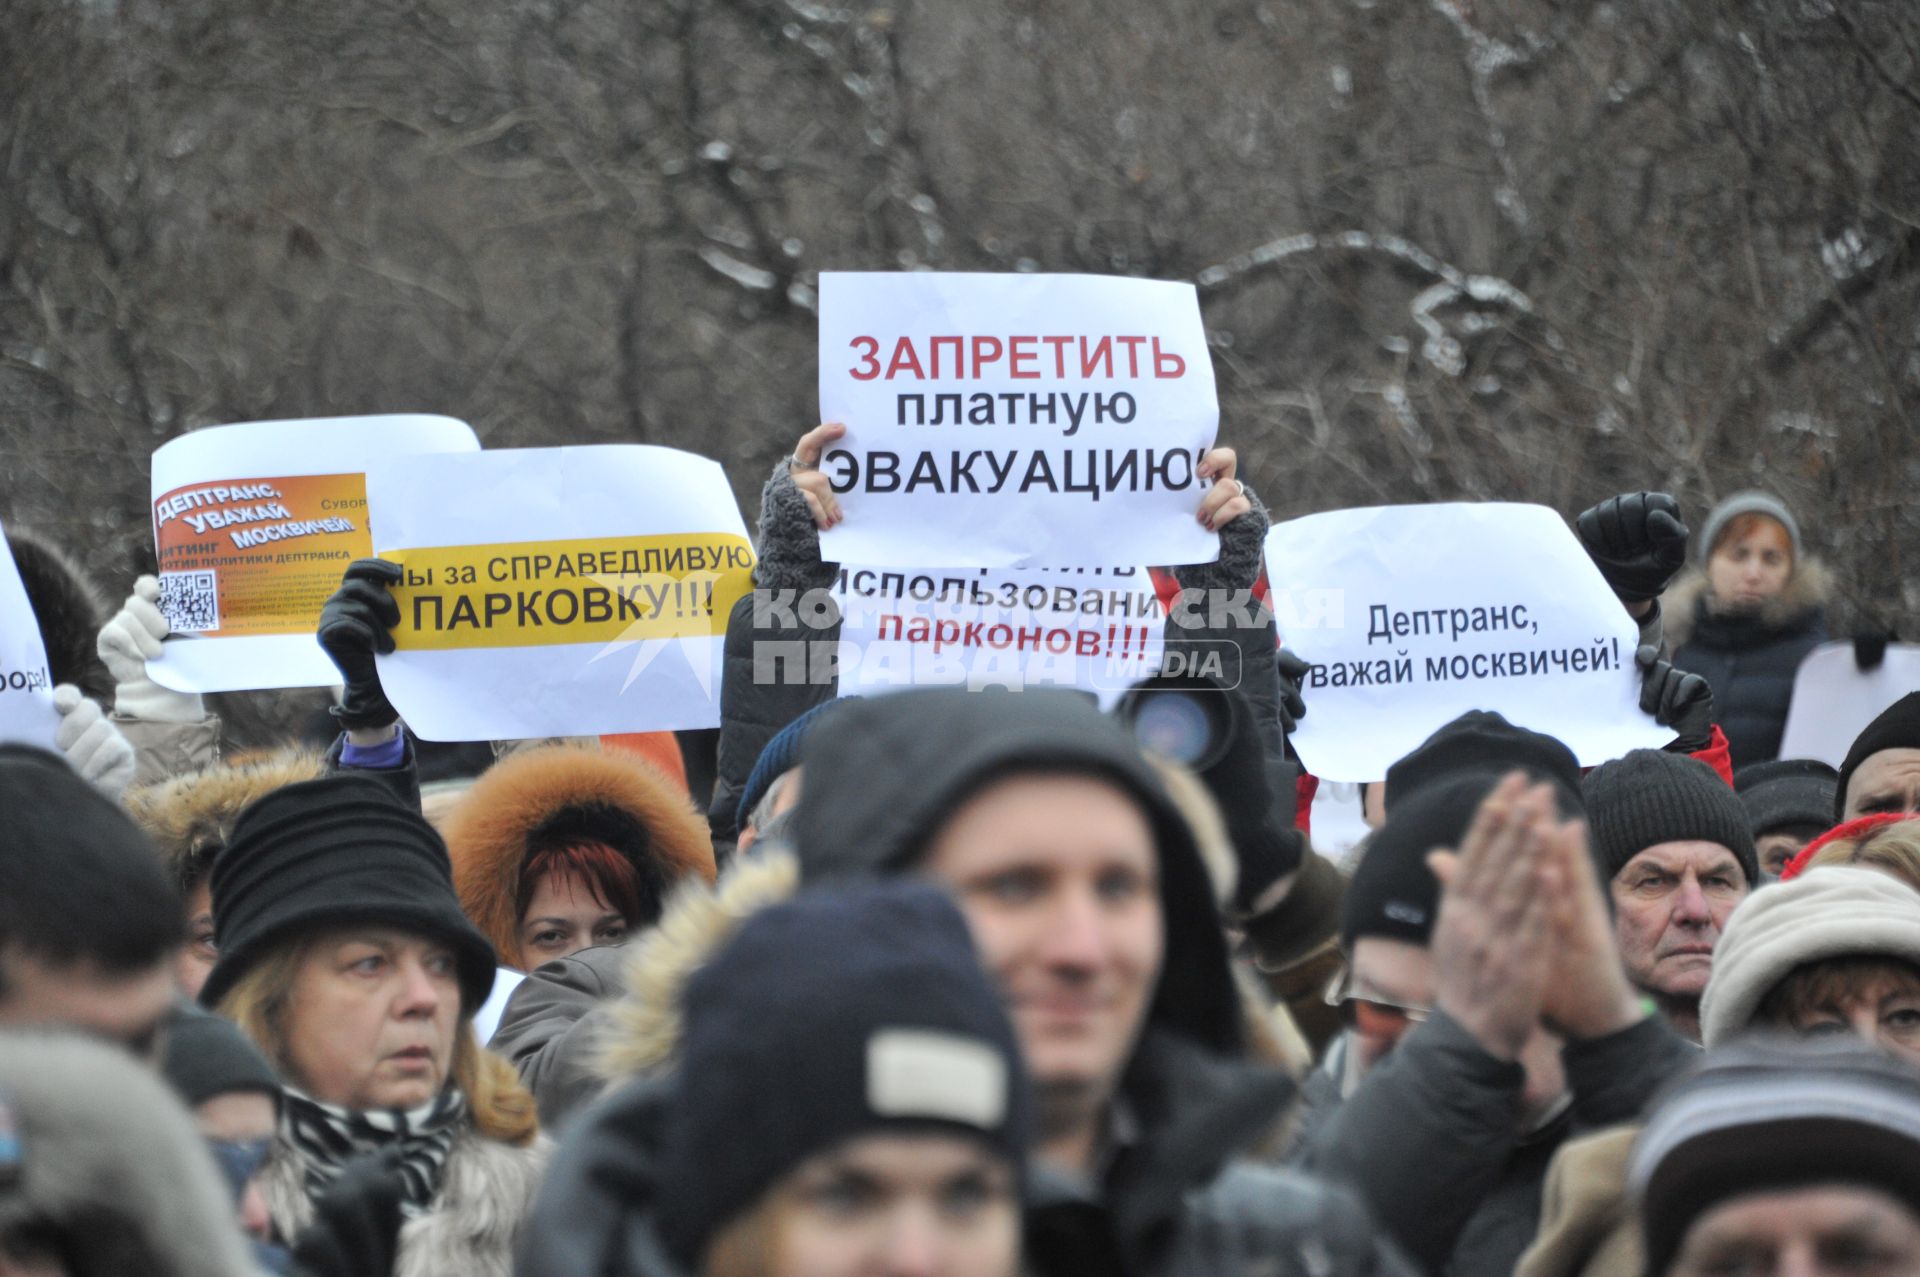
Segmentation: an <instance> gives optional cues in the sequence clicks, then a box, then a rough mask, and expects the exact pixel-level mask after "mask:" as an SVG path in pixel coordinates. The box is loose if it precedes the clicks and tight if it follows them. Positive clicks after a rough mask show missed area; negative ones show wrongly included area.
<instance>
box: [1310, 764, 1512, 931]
mask: <svg viewBox="0 0 1920 1277" xmlns="http://www.w3.org/2000/svg"><path fill="white" fill-rule="evenodd" d="M1499 782H1500V778H1499V776H1498V775H1495V774H1484V773H1478V772H1475V773H1469V774H1467V775H1464V776H1454V777H1452V778H1451V779H1447V780H1441V781H1437V782H1434V783H1431V784H1426V785H1422V786H1421V787H1420V788H1419V789H1417V790H1414V791H1413V792H1411V793H1409V794H1406V795H1404V796H1403V797H1402V798H1401V800H1400V804H1399V806H1397V807H1395V808H1394V809H1393V810H1392V811H1391V812H1389V813H1388V815H1387V823H1386V824H1384V825H1382V826H1380V828H1379V830H1378V831H1376V832H1375V833H1374V835H1373V837H1372V838H1370V839H1368V841H1367V851H1366V854H1365V855H1364V856H1362V857H1361V858H1360V867H1359V868H1358V869H1357V870H1355V871H1354V875H1353V881H1352V882H1350V883H1348V884H1347V898H1346V900H1345V901H1344V902H1343V903H1342V905H1341V913H1340V947H1341V948H1342V949H1345V950H1346V951H1347V952H1348V953H1352V952H1353V942H1354V941H1355V940H1358V939H1360V938H1361V937H1363V936H1380V937H1382V938H1384V939H1388V940H1404V941H1406V942H1407V943H1408V944H1416V945H1421V946H1423V947H1424V946H1425V945H1426V943H1427V940H1428V939H1429V938H1430V937H1431V936H1432V935H1433V918H1434V914H1435V913H1437V912H1438V911H1439V906H1440V880H1439V879H1438V878H1435V877H1434V876H1433V870H1431V869H1429V868H1427V853H1429V852H1431V851H1435V850H1441V849H1447V850H1451V849H1454V848H1457V847H1459V845H1460V840H1461V839H1462V838H1464V837H1466V834H1467V829H1468V827H1469V826H1471V825H1472V824H1473V816H1474V813H1475V812H1476V811H1478V810H1479V808H1480V803H1481V800H1482V799H1484V798H1486V796H1487V795H1488V794H1489V793H1491V792H1492V791H1493V788H1494V786H1495V785H1497V784H1499Z"/></svg>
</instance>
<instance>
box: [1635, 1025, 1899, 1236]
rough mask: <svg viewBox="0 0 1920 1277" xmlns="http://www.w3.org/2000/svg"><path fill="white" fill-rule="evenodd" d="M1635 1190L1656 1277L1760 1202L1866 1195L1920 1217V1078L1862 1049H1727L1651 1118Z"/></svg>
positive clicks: (1828, 1045) (1794, 1044) (1835, 1044)
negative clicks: (1833, 1189)
mask: <svg viewBox="0 0 1920 1277" xmlns="http://www.w3.org/2000/svg"><path fill="white" fill-rule="evenodd" d="M1627 1181H1628V1185H1629V1187H1630V1189H1631V1191H1632V1193H1633V1197H1634V1200H1635V1202H1636V1203H1637V1204H1638V1205H1639V1207H1640V1220H1641V1226H1642V1229H1643V1235H1644V1237H1645V1240H1646V1255H1647V1266H1646V1271H1647V1272H1648V1273H1651V1274H1664V1273H1666V1272H1667V1271H1668V1268H1669V1266H1670V1265H1671V1264H1672V1262H1673V1258H1674V1255H1675V1254H1676V1253H1677V1252H1678V1251H1679V1250H1680V1246H1681V1243H1682V1242H1683V1241H1684V1240H1685V1238H1686V1235H1687V1231H1688V1230H1689V1229H1690V1228H1692V1227H1693V1225H1694V1223H1695V1222H1696V1221H1697V1220H1699V1219H1700V1218H1701V1217H1702V1216H1704V1215H1706V1214H1707V1212H1709V1211H1711V1210H1712V1209H1713V1208H1714V1207H1716V1206H1718V1205H1720V1204H1722V1203H1724V1202H1727V1201H1729V1200H1731V1199H1733V1198H1737V1197H1741V1196H1744V1195H1746V1194H1750V1193H1764V1192H1772V1191H1779V1190H1785V1189H1795V1188H1801V1187H1806V1186H1809V1185H1813V1184H1822V1183H1840V1184H1861V1185H1865V1186H1867V1187H1869V1188H1875V1189H1878V1190H1880V1191H1881V1192H1884V1193H1888V1194H1890V1195H1891V1196H1893V1197H1894V1198H1896V1199H1898V1200H1899V1201H1901V1202H1903V1203H1905V1204H1906V1206H1907V1209H1909V1210H1911V1211H1914V1212H1916V1213H1920V1073H1916V1072H1915V1071H1914V1069H1913V1066H1912V1065H1910V1064H1907V1063H1904V1062H1903V1061H1899V1060H1894V1059H1890V1058H1888V1057H1887V1056H1886V1055H1885V1054H1884V1053H1882V1052H1880V1051H1877V1050H1874V1049H1872V1048H1870V1047H1868V1046H1866V1045H1865V1044H1864V1043H1861V1042H1858V1041H1855V1040H1853V1039H1851V1038H1847V1039H1838V1040H1833V1039H1811V1040H1808V1039H1802V1040H1796V1041H1788V1042H1779V1043H1775V1042H1760V1041H1750V1042H1735V1043H1733V1044H1732V1045H1730V1046H1723V1047H1721V1048H1720V1049H1719V1050H1717V1051H1711V1052H1709V1053H1708V1054H1707V1056H1706V1058H1705V1059H1704V1060H1703V1061H1702V1062H1701V1065H1700V1067H1699V1069H1698V1070H1697V1071H1696V1072H1695V1073H1694V1074H1693V1075H1692V1076H1691V1077H1689V1078H1688V1079H1686V1080H1685V1081H1683V1082H1681V1083H1680V1084H1678V1085H1677V1086H1675V1087H1674V1089H1673V1090H1672V1091H1670V1092H1669V1093H1668V1094H1667V1096H1666V1098H1665V1099H1664V1100H1663V1101H1662V1102H1661V1103H1660V1104H1659V1105H1658V1106H1657V1107H1656V1108H1655V1109H1654V1110H1653V1112H1652V1114H1651V1115H1650V1116H1649V1117H1648V1119H1647V1124H1646V1127H1645V1128H1644V1129H1643V1130H1642V1131H1641V1132H1640V1138H1639V1139H1638V1140H1637V1141H1635V1143H1634V1149H1633V1157H1632V1160H1631V1161H1630V1162H1629V1164H1628V1167H1627Z"/></svg>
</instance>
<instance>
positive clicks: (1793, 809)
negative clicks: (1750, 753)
mask: <svg viewBox="0 0 1920 1277" xmlns="http://www.w3.org/2000/svg"><path fill="white" fill-rule="evenodd" d="M1839 783H1840V773H1838V772H1836V771H1834V770H1833V768H1831V767H1829V766H1828V765H1827V764H1825V763H1823V762H1820V761H1819V760H1818V759H1813V758H1777V759H1773V760H1772V761H1769V762H1764V763H1748V764H1747V765H1746V766H1745V767H1742V768H1741V769H1740V770H1739V771H1736V772H1735V773H1734V774H1733V791H1734V793H1736V794H1738V795H1740V803H1741V805H1742V806H1744V807H1745V808H1746V809H1747V820H1748V827H1749V828H1751V829H1752V830H1753V836H1754V837H1755V838H1758V837H1760V835H1762V834H1767V833H1772V832H1773V831H1774V830H1776V829H1780V828H1782V827H1784V826H1788V825H1817V826H1818V827H1819V828H1821V829H1825V828H1827V827H1828V826H1829V825H1831V824H1832V823H1833V817H1832V812H1833V791H1834V787H1835V786H1836V785H1838V784H1839Z"/></svg>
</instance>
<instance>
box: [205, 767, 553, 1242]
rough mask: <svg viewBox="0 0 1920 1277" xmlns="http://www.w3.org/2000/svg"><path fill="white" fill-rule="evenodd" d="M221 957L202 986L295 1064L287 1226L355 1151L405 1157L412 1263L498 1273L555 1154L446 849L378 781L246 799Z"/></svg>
mask: <svg viewBox="0 0 1920 1277" xmlns="http://www.w3.org/2000/svg"><path fill="white" fill-rule="evenodd" d="M213 914H214V918H215V919H216V926H217V928H218V934H217V936H216V944H217V948H218V951H219V955H220V956H219V960H218V962H217V963H216V964H215V966H214V968H213V970H212V972H211V973H210V974H209V975H208V977H207V982H206V985H205V986H204V987H203V988H202V990H201V993H200V998H201V1001H202V1002H203V1003H206V1004H207V1005H209V1006H212V1007H215V1008H216V1009H218V1010H219V1011H220V1012H221V1013H222V1014H224V1015H226V1016H228V1017H230V1018H231V1019H232V1020H234V1022H235V1023H237V1024H239V1026H240V1027H241V1029H242V1030H243V1031H245V1032H246V1034H247V1035H248V1036H249V1037H250V1038H252V1039H253V1041H254V1043H255V1044H256V1045H258V1046H259V1047H260V1049H261V1050H262V1051H263V1052H265V1053H266V1055H267V1058H268V1059H269V1060H271V1061H273V1063H274V1065H275V1067H276V1068H277V1069H278V1070H279V1072H280V1078H281V1082H282V1084H283V1089H284V1098H285V1103H284V1105H283V1109H282V1117H281V1121H280V1129H279V1133H278V1135H277V1136H276V1138H275V1140H274V1146H273V1151H272V1154H271V1155H270V1157H269V1159H268V1163H267V1166H266V1169H265V1172H264V1184H265V1190H266V1197H267V1206H268V1210H269V1213H270V1214H271V1215H272V1218H273V1224H274V1229H275V1231H276V1233H277V1234H278V1235H279V1236H280V1237H281V1238H282V1239H286V1238H290V1237H292V1236H294V1235H296V1234H297V1233H298V1232H299V1231H300V1230H301V1229H302V1228H303V1227H305V1226H306V1224H307V1223H308V1222H309V1221H310V1219H311V1218H312V1214H313V1200H314V1198H316V1197H317V1196H319V1195H320V1194H321V1193H322V1192H323V1191H324V1190H325V1189H326V1188H327V1187H328V1186H329V1185H330V1184H332V1183H333V1182H334V1181H335V1180H336V1179H338V1178H339V1176H340V1174H341V1172H342V1171H343V1170H344V1169H345V1167H346V1166H347V1165H348V1163H349V1162H351V1161H353V1160H354V1159H355V1158H357V1157H360V1156H362V1155H365V1154H370V1153H380V1154H384V1155H386V1156H387V1157H388V1158H389V1159H397V1161H398V1163H399V1168H400V1171H401V1178H402V1181H403V1184H404V1191H403V1198H402V1207H401V1209H402V1216H403V1219H404V1222H403V1224H402V1226H401V1231H400V1243H399V1256H398V1260H397V1262H396V1264H395V1267H394V1272H395V1274H396V1277H437V1275H439V1274H447V1275H448V1277H453V1275H454V1274H459V1275H460V1277H466V1275H467V1274H479V1275H482V1277H487V1275H492V1274H498V1277H506V1275H507V1274H508V1273H509V1271H510V1267H511V1253H512V1245H513V1238H514V1234H515V1232H516V1231H517V1229H518V1227H519V1223H520V1221H521V1219H522V1217H523V1216H524V1215H525V1214H526V1212H527V1209H528V1207H529V1204H530V1202H531V1199H532V1195H533V1190H534V1188H535V1187H536V1186H537V1184H538V1182H539V1178H540V1173H541V1170H542V1168H543V1166H544V1163H545V1159H546V1146H545V1143H544V1141H540V1140H539V1139H538V1124H537V1121H536V1118H535V1115H534V1105H533V1099H532V1097H531V1096H530V1095H528V1094H527V1092H526V1090H525V1089H524V1088H523V1087H522V1086H521V1085H520V1083H519V1080H518V1078H517V1077H516V1075H515V1073H514V1070H513V1068H512V1066H511V1065H509V1064H507V1063H506V1061H504V1060H501V1059H499V1058H498V1057H497V1056H493V1055H490V1054H488V1053H487V1052H486V1051H484V1050H482V1049H481V1047H480V1045H479V1042H478V1041H477V1040H476V1038H475V1036H474V1033H473V1027H472V1017H473V1013H474V1012H475V1011H476V1010H478V1009H479V1007H480V1005H481V1004H482V1003H483V1002H484V1001H485V1000H486V997H487V993H488V991H489V990H490V989H491V987H492V985H493V977H494V953H493V948H492V946H491V945H489V944H488V943H487V941H486V939H485V938H484V937H483V936H481V935H480V933H479V932H478V931H476V930H475V929H474V927H473V924H472V923H471V922H469V921H468V920H467V918H466V916H465V915H464V914H463V913H462V912H461V910H460V903H459V899H458V898H457V897H456V896H455V895H454V891H453V882H452V876H451V870H450V868H449V865H448V860H447V852H446V847H445V845H444V844H443V843H442V842H441V840H440V836H439V835H438V834H437V833H435V832H434V830H433V828H432V827H431V826H430V825H428V824H427V822H426V821H425V820H424V819H423V818H422V817H421V816H420V815H419V814H418V813H416V812H414V811H411V810H409V809H407V808H405V807H403V806H401V805H400V804H399V803H398V802H397V801H395V800H394V799H393V798H392V797H391V796H389V795H388V794H387V792H386V791H385V790H384V789H383V788H382V787H381V786H380V785H379V784H378V783H376V782H373V781H369V780H366V779H364V778H361V777H357V776H345V775H343V776H330V777H326V778H324V779H321V780H315V781H309V782H306V783H304V784H297V785H289V786H287V787H286V788H284V789H281V790H277V791H275V792H274V793H272V794H269V795H268V796H267V797H265V798H263V799H261V800H260V801H259V802H257V803H255V804H254V805H253V806H252V807H250V808H248V809H247V810H246V811H245V812H244V813H243V814H242V815H241V817H240V819H239V820H238V822H236V824H235V826H234V831H233V837H232V838H231V840H230V841H229V842H228V844H227V846H226V848H225V849H224V850H223V851H222V852H221V853H220V856H219V859H218V860H216V861H215V862H214V868H213Z"/></svg>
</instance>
